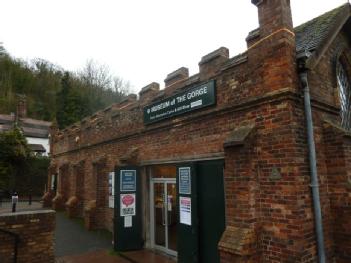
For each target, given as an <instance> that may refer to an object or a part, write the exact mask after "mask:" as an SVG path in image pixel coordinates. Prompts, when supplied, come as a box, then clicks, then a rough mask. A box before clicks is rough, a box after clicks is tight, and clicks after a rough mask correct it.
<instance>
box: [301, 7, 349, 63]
mask: <svg viewBox="0 0 351 263" xmlns="http://www.w3.org/2000/svg"><path fill="white" fill-rule="evenodd" d="M350 15H351V7H350V5H345V7H344V8H343V9H342V11H341V12H340V14H339V16H338V19H337V21H336V23H335V24H334V25H333V26H332V27H330V29H329V32H328V34H327V37H326V38H325V41H322V42H321V44H320V45H319V46H317V48H316V49H315V50H314V52H313V53H312V55H311V56H310V57H309V58H308V59H307V60H306V67H307V68H308V69H311V70H312V69H314V68H315V67H316V66H317V65H318V63H319V61H320V60H321V58H322V56H323V55H324V54H325V52H326V51H327V50H328V48H329V46H330V45H331V44H332V43H333V41H334V39H335V38H336V36H337V35H338V34H339V32H340V31H341V29H342V28H343V26H344V25H345V23H346V22H347V20H348V19H349V18H350Z"/></svg>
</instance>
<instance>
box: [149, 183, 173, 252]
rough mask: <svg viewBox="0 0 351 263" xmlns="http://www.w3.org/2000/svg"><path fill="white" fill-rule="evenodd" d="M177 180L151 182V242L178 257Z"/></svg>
mask: <svg viewBox="0 0 351 263" xmlns="http://www.w3.org/2000/svg"><path fill="white" fill-rule="evenodd" d="M176 197H177V196H176V181H175V179H166V178H157V179H155V178H154V179H152V181H151V206H150V207H151V211H150V212H151V213H150V214H151V225H152V227H151V241H152V245H153V246H154V247H155V248H157V249H160V250H162V251H164V252H166V253H168V254H171V255H174V256H176V255H177V252H176V251H177V223H178V216H177V209H176Z"/></svg>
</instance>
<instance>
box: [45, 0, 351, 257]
mask: <svg viewBox="0 0 351 263" xmlns="http://www.w3.org/2000/svg"><path fill="white" fill-rule="evenodd" d="M252 3H253V4H255V5H256V6H257V8H258V16H259V25H260V26H259V28H258V29H256V30H254V31H252V32H250V33H249V35H248V37H247V39H246V41H247V51H246V52H245V53H243V54H239V55H237V56H235V57H232V58H229V52H228V49H226V48H224V47H222V48H219V49H218V50H215V51H213V52H211V53H209V54H208V55H206V56H204V57H202V59H201V61H200V62H199V73H198V74H196V75H193V76H189V74H188V70H187V69H186V68H184V67H182V68H180V69H178V70H176V71H174V72H172V73H170V74H169V75H168V76H167V78H166V79H165V89H163V90H159V85H158V84H157V83H151V84H150V85H148V86H146V87H144V88H143V89H142V90H141V91H140V93H139V98H138V99H137V97H136V95H130V96H129V97H128V98H127V99H125V100H124V101H123V102H121V103H119V104H115V105H112V106H111V107H109V108H107V109H105V110H103V111H99V112H97V113H96V114H94V115H93V116H90V117H89V118H86V119H83V120H82V121H81V122H80V123H76V124H75V125H72V126H70V127H68V128H66V129H65V130H61V131H59V130H54V132H53V136H52V156H53V159H52V163H51V167H50V171H49V179H48V180H49V182H50V183H51V185H52V189H51V190H50V191H49V192H47V193H46V195H45V197H44V200H45V204H46V205H52V206H53V207H54V208H55V209H66V210H67V211H68V213H69V215H70V216H78V217H83V218H84V221H85V224H86V227H87V228H106V229H109V230H112V231H114V232H115V233H114V236H115V247H116V249H119V250H127V249H138V248H142V247H147V248H153V249H157V250H161V251H163V252H165V253H167V254H171V255H176V256H177V257H178V261H179V262H202V263H203V262H211V263H212V262H317V261H319V262H325V261H328V262H332V261H333V260H335V261H336V262H351V224H350V221H351V190H350V189H351V172H350V171H351V132H350V122H351V121H350V112H351V106H350V96H351V91H350V85H349V77H348V76H350V75H351V68H350V65H351V64H350V63H351V52H350V47H351V46H350V40H351V39H350V37H351V20H350V5H349V4H345V5H343V6H341V7H338V8H336V9H334V10H332V11H330V12H328V13H326V14H324V15H322V16H320V17H317V18H315V19H313V20H311V21H309V22H307V23H305V24H303V25H301V26H298V27H296V28H293V24H292V18H291V9H290V1H288V0H252ZM113 172H115V174H113ZM114 175H115V177H114ZM113 178H115V179H114V180H115V181H116V183H114V180H113ZM113 185H114V187H112V186H113ZM112 188H113V189H112ZM113 197H114V203H113V201H112V198H113ZM113 206H114V208H113Z"/></svg>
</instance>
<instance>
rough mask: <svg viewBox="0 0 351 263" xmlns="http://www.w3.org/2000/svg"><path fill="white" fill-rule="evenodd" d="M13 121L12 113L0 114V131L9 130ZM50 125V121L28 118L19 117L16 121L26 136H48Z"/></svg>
mask: <svg viewBox="0 0 351 263" xmlns="http://www.w3.org/2000/svg"><path fill="white" fill-rule="evenodd" d="M14 123H15V116H14V115H6V114H0V132H3V131H8V130H11V129H12V128H13V125H14ZM50 125H51V122H48V121H42V120H34V119H30V118H20V119H19V121H18V126H19V127H20V128H21V129H22V131H23V134H24V136H26V137H35V138H48V136H49V129H50Z"/></svg>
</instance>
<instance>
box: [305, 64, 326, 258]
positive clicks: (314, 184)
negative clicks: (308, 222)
mask: <svg viewBox="0 0 351 263" xmlns="http://www.w3.org/2000/svg"><path fill="white" fill-rule="evenodd" d="M299 77H300V81H301V84H302V86H303V91H304V103H305V116H306V125H307V127H306V128H307V141H308V154H309V161H310V171H311V184H310V186H311V189H312V199H313V208H314V218H315V228H316V234H317V246H318V258H319V262H320V263H325V262H326V258H325V249H324V236H323V222H322V211H321V201H320V198H319V185H318V174H317V160H316V146H315V144H314V137H313V120H312V110H311V98H310V89H309V86H308V79H307V70H306V68H304V70H303V71H302V72H300V73H299Z"/></svg>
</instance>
